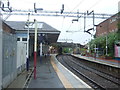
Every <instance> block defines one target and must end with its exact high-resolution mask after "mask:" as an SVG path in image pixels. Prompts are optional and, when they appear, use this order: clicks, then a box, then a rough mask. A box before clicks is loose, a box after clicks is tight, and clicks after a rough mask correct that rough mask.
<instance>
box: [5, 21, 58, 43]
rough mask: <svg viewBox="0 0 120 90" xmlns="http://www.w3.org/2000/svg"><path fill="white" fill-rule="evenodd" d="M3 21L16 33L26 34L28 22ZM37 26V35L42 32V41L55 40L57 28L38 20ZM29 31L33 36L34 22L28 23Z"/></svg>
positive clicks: (50, 41) (51, 41)
mask: <svg viewBox="0 0 120 90" xmlns="http://www.w3.org/2000/svg"><path fill="white" fill-rule="evenodd" d="M5 23H6V24H8V25H9V26H10V27H11V28H12V29H14V30H15V32H16V34H17V35H21V36H22V35H24V36H25V35H26V36H27V31H28V22H25V21H6V22H5ZM37 28H38V36H39V34H42V35H43V38H44V42H47V43H56V42H57V39H58V36H59V34H60V31H58V30H57V29H55V28H53V27H52V26H50V25H48V24H47V23H45V22H38V24H37ZM29 31H30V37H32V38H34V32H35V24H34V23H32V22H31V23H29ZM38 38H39V37H38ZM38 40H39V39H38Z"/></svg>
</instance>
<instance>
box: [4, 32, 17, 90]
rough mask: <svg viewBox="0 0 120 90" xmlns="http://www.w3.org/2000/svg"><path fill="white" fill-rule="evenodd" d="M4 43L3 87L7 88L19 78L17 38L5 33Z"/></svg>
mask: <svg viewBox="0 0 120 90" xmlns="http://www.w3.org/2000/svg"><path fill="white" fill-rule="evenodd" d="M2 42H3V43H2V45H3V46H2V54H3V55H2V86H3V88H6V87H7V86H8V85H9V84H10V83H11V82H12V81H13V80H14V79H15V78H16V76H17V66H16V65H17V57H16V56H17V38H16V36H15V35H14V34H10V33H7V32H4V31H3V33H2Z"/></svg>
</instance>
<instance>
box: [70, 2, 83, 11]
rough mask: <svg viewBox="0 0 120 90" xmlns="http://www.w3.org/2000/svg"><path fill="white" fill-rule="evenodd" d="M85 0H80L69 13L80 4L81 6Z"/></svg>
mask: <svg viewBox="0 0 120 90" xmlns="http://www.w3.org/2000/svg"><path fill="white" fill-rule="evenodd" d="M84 1H85V0H81V1H80V2H79V3H78V4H77V5H76V6H75V7H74V8H73V9H72V10H71V11H70V12H72V11H74V9H76V8H77V7H78V6H79V5H80V4H82V3H83V2H84Z"/></svg>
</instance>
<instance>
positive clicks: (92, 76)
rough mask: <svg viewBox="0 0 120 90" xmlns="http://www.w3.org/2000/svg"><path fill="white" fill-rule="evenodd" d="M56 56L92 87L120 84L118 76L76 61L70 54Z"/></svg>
mask: <svg viewBox="0 0 120 90" xmlns="http://www.w3.org/2000/svg"><path fill="white" fill-rule="evenodd" d="M57 58H58V60H59V61H60V62H61V63H62V64H63V65H65V66H66V67H67V68H69V69H70V70H71V71H74V73H75V74H77V75H78V76H82V77H83V78H85V79H87V81H89V84H90V86H91V87H93V88H94V89H100V90H101V89H102V90H106V89H118V88H119V86H120V81H119V80H120V79H119V78H116V77H114V76H112V75H110V74H107V73H104V72H101V71H98V70H97V69H93V68H90V67H88V66H85V65H83V64H81V63H80V62H77V60H76V58H73V57H72V56H68V55H61V56H58V57H57Z"/></svg>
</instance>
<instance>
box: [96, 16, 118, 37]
mask: <svg viewBox="0 0 120 90" xmlns="http://www.w3.org/2000/svg"><path fill="white" fill-rule="evenodd" d="M117 24H118V21H117V14H116V15H114V16H112V17H110V18H109V19H107V20H105V21H103V22H101V23H100V24H99V25H98V26H97V27H96V36H97V37H99V36H104V35H107V34H108V33H110V32H116V31H117V30H118V28H117Z"/></svg>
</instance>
